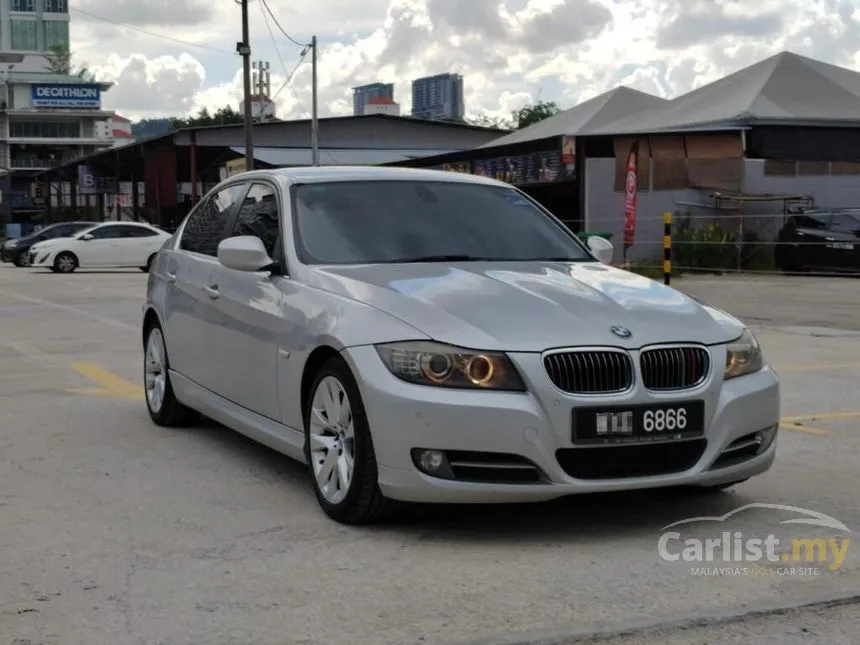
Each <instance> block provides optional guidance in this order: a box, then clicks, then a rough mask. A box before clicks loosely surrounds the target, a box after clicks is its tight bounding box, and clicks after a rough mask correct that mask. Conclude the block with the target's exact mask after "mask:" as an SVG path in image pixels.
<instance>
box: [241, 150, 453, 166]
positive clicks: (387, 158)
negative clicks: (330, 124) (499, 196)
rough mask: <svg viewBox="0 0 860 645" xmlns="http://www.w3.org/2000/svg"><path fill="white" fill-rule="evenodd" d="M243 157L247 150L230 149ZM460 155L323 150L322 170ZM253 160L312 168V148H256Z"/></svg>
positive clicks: (430, 151) (428, 151)
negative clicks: (444, 155)
mask: <svg viewBox="0 0 860 645" xmlns="http://www.w3.org/2000/svg"><path fill="white" fill-rule="evenodd" d="M230 150H232V151H233V152H236V153H238V154H240V155H244V154H245V148H244V146H243V147H235V148H230ZM451 152H457V151H456V150H387V149H369V148H320V165H322V166H375V165H377V164H383V163H390V162H392V161H405V160H407V159H416V158H419V157H432V156H434V155H442V154H448V153H451ZM254 159H256V160H257V161H261V162H263V163H264V164H268V165H270V166H310V165H311V164H312V163H313V157H312V153H311V149H310V148H254Z"/></svg>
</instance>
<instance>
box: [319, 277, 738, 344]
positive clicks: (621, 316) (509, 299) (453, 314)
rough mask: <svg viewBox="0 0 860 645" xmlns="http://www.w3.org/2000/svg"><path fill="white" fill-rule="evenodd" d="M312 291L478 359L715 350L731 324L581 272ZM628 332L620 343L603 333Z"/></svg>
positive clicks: (687, 304) (621, 281)
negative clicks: (478, 352) (503, 353)
mask: <svg viewBox="0 0 860 645" xmlns="http://www.w3.org/2000/svg"><path fill="white" fill-rule="evenodd" d="M309 282H310V284H311V286H315V287H317V288H321V289H324V290H328V291H331V292H334V293H337V294H338V295H340V296H345V297H348V298H353V299H355V300H359V301H361V302H364V303H366V304H368V305H370V306H372V307H375V308H377V309H380V310H382V311H384V312H386V313H388V314H390V315H392V316H394V317H396V318H399V319H400V320H402V321H404V322H406V323H408V324H409V325H411V326H413V327H415V328H416V329H419V330H421V331H422V332H423V333H425V334H426V335H428V336H429V337H431V338H433V339H435V340H437V341H440V342H446V343H451V344H453V345H458V346H463V347H471V348H477V349H485V350H493V349H497V350H507V351H526V352H533V351H543V350H545V349H548V348H553V347H564V346H572V345H578V346H581V345H611V346H616V347H625V348H629V349H632V348H636V347H641V346H643V345H650V344H654V343H665V342H697V343H705V344H716V343H723V342H729V341H731V340H734V339H736V338H737V337H738V336H739V335H740V334H741V332H742V331H743V324H742V323H740V322H739V321H738V320H737V319H735V318H733V317H731V316H729V315H728V314H725V313H724V312H721V311H719V310H716V309H713V308H710V307H708V306H707V305H704V304H702V303H700V302H698V301H697V300H694V299H693V298H690V297H688V296H686V295H684V294H682V293H680V292H679V291H676V290H675V289H672V288H670V287H668V286H665V285H663V284H661V283H658V282H655V281H654V280H650V279H648V278H645V277H642V276H640V275H637V274H634V273H630V272H628V271H623V270H621V269H616V268H614V267H609V266H606V265H602V264H598V263H593V262H587V263H561V262H510V263H505V262H479V263H458V264H451V265H442V264H398V265H394V264H385V265H379V264H377V265H363V266H349V267H344V266H337V267H332V266H327V267H316V268H314V269H313V270H312V271H311V275H310V278H309ZM614 326H622V327H626V328H627V329H629V330H630V331H631V332H632V334H631V335H630V337H629V338H621V337H619V336H617V335H616V334H615V333H613V332H612V330H611V328H612V327H614Z"/></svg>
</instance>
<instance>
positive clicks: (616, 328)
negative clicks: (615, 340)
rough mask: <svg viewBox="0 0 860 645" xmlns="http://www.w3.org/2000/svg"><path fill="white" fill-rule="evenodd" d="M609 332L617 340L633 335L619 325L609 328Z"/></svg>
mask: <svg viewBox="0 0 860 645" xmlns="http://www.w3.org/2000/svg"><path fill="white" fill-rule="evenodd" d="M609 331H611V332H612V333H613V334H615V335H616V336H618V337H619V338H630V337H631V336H632V335H633V332H632V331H630V330H629V329H627V327H622V326H621V325H612V327H610V328H609Z"/></svg>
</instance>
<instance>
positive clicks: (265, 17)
mask: <svg viewBox="0 0 860 645" xmlns="http://www.w3.org/2000/svg"><path fill="white" fill-rule="evenodd" d="M260 13H261V14H263V22H264V23H266V30H267V31H268V32H269V37H270V38H271V39H272V45H273V46H274V47H275V54H276V55H277V56H278V62H280V63H281V69H283V70H284V73H285V74H286V73H287V64H286V63H285V62H284V57H283V56H281V48H280V47H278V41H277V40H275V32H273V31H272V25H271V24H269V16H268V14H267V13H266V9H265V7H263V3H262V2H261V3H260Z"/></svg>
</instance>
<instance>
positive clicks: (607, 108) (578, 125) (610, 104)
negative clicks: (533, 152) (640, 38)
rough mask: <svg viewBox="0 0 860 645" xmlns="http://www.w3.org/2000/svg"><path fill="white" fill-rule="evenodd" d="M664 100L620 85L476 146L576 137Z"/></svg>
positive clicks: (658, 104)
mask: <svg viewBox="0 0 860 645" xmlns="http://www.w3.org/2000/svg"><path fill="white" fill-rule="evenodd" d="M667 103H668V101H667V100H666V99H663V98H660V97H659V96H654V95H653V94H646V93H645V92H640V91H639V90H634V89H632V88H629V87H625V86H624V85H621V86H619V87H616V88H615V89H613V90H609V91H608V92H605V93H603V94H601V95H600V96H595V97H594V98H593V99H589V100H587V101H584V102H583V103H580V104H579V105H575V106H574V107H572V108H570V109H569V110H565V111H564V112H561V113H559V114H556V115H555V116H551V117H549V118H548V119H544V120H543V121H538V122H537V123H535V124H533V125H530V126H528V127H526V128H523V129H522V130H517V131H516V132H512V133H511V134H506V135H505V136H503V137H500V138H499V139H494V140H493V141H490V142H489V143H485V144H484V145H482V146H480V147H481V148H490V147H494V146H505V145H508V144H511V143H523V142H525V141H537V140H539V139H547V138H549V137H557V136H562V135H576V134H578V133H579V132H580V131H582V130H587V129H588V128H596V127H599V126H602V125H606V124H607V123H612V122H613V121H617V120H618V119H620V118H622V117H626V116H629V115H631V114H639V113H641V112H645V111H648V110H651V109H653V108H655V107H659V106H661V105H665V104H667Z"/></svg>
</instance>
